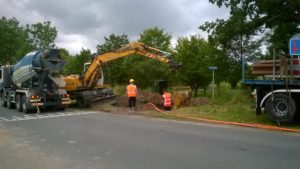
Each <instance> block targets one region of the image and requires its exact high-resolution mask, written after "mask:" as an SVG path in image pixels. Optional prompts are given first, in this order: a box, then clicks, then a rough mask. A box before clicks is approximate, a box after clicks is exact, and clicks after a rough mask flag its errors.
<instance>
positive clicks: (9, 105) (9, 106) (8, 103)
mask: <svg viewBox="0 0 300 169" xmlns="http://www.w3.org/2000/svg"><path fill="white" fill-rule="evenodd" d="M6 104H7V108H8V109H12V108H14V104H13V102H11V97H10V95H8V96H7V103H6Z"/></svg>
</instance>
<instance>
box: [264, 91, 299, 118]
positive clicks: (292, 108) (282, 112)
mask: <svg viewBox="0 0 300 169" xmlns="http://www.w3.org/2000/svg"><path fill="white" fill-rule="evenodd" d="M265 110H266V112H267V114H268V116H269V117H270V118H271V119H272V120H274V121H276V122H279V123H281V122H290V121H292V120H293V117H294V115H295V113H296V104H295V101H294V99H293V98H290V97H289V96H288V95H286V94H282V93H277V94H274V96H273V99H272V97H271V96H270V97H269V98H268V99H267V101H266V105H265Z"/></svg>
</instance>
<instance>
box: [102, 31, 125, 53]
mask: <svg viewBox="0 0 300 169" xmlns="http://www.w3.org/2000/svg"><path fill="white" fill-rule="evenodd" d="M104 40H105V42H104V44H102V45H97V47H96V48H97V52H98V53H99V54H101V53H105V52H110V51H114V50H116V49H119V48H121V47H122V46H124V45H126V44H128V43H129V40H128V37H127V35H125V34H122V35H115V34H111V35H109V37H104Z"/></svg>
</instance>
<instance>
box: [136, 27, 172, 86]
mask: <svg viewBox="0 0 300 169" xmlns="http://www.w3.org/2000/svg"><path fill="white" fill-rule="evenodd" d="M171 39H172V36H171V35H170V34H168V33H165V31H164V30H163V29H159V28H158V27H154V28H149V29H146V30H144V31H143V33H142V34H140V38H139V39H138V41H139V42H142V43H144V44H146V45H148V46H150V47H154V48H157V49H160V50H163V51H171ZM171 57H172V56H171ZM133 63H134V65H135V66H134V67H132V69H131V76H133V77H135V78H136V79H137V82H138V83H139V85H140V86H141V87H142V88H147V87H153V85H154V82H155V81H156V80H167V81H171V79H173V78H172V77H173V76H171V75H172V74H171V72H170V69H169V68H168V65H167V64H166V63H161V62H159V61H157V60H152V59H149V58H140V59H137V60H136V61H135V62H133Z"/></svg>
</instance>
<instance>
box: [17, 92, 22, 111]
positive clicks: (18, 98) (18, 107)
mask: <svg viewBox="0 0 300 169" xmlns="http://www.w3.org/2000/svg"><path fill="white" fill-rule="evenodd" d="M16 109H17V111H18V112H22V98H21V95H19V94H18V95H17V96H16Z"/></svg>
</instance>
